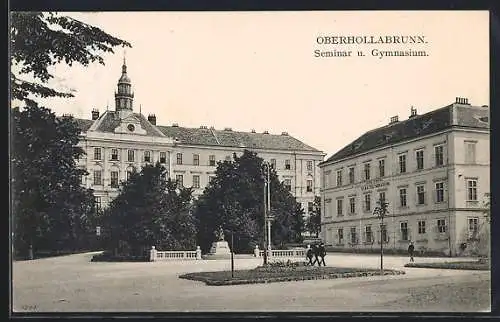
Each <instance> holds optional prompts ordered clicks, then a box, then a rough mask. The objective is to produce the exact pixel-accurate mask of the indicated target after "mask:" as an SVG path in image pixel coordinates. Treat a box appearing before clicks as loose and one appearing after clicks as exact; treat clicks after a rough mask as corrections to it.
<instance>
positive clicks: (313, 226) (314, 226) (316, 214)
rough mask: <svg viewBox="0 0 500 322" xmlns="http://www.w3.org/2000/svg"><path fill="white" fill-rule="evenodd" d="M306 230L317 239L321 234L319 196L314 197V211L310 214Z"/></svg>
mask: <svg viewBox="0 0 500 322" xmlns="http://www.w3.org/2000/svg"><path fill="white" fill-rule="evenodd" d="M306 229H307V231H308V232H310V233H311V234H314V235H316V237H318V235H319V233H320V232H321V197H319V196H316V197H314V202H313V211H312V212H311V213H309V217H308V218H307V222H306Z"/></svg>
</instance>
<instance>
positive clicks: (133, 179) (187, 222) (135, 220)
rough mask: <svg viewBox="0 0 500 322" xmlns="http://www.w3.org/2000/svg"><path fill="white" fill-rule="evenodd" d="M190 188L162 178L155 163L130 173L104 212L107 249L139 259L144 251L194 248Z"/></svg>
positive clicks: (194, 238) (193, 220)
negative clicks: (154, 247)
mask: <svg viewBox="0 0 500 322" xmlns="http://www.w3.org/2000/svg"><path fill="white" fill-rule="evenodd" d="M191 201H192V190H191V188H180V187H178V186H177V183H176V182H175V181H172V180H170V179H167V178H166V169H165V168H164V167H163V166H161V165H160V164H159V163H156V165H154V166H153V165H146V166H145V167H143V168H142V170H141V172H136V173H132V175H131V176H130V178H129V180H128V181H127V182H124V183H123V185H122V187H121V188H120V193H119V195H118V196H117V197H116V198H115V199H114V200H113V201H112V202H111V204H110V206H109V208H108V209H107V210H106V211H105V214H104V218H103V225H104V227H103V228H104V231H105V236H106V237H105V239H106V240H107V247H108V248H109V249H117V251H118V252H119V253H121V254H124V255H141V254H142V253H143V251H144V250H145V249H149V248H150V247H151V246H156V247H157V248H158V249H168V250H186V249H193V248H195V247H196V223H195V219H194V217H193V216H192V215H191V207H190V205H191Z"/></svg>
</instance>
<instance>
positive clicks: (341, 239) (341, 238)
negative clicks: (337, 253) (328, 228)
mask: <svg viewBox="0 0 500 322" xmlns="http://www.w3.org/2000/svg"><path fill="white" fill-rule="evenodd" d="M337 238H338V240H337V242H338V243H339V244H343V243H344V229H343V228H339V229H337Z"/></svg>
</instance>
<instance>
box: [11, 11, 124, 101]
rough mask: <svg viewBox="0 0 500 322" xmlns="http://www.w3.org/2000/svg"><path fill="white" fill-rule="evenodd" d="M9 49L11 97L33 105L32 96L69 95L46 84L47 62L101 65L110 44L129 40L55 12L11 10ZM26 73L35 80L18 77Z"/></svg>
mask: <svg viewBox="0 0 500 322" xmlns="http://www.w3.org/2000/svg"><path fill="white" fill-rule="evenodd" d="M10 18H11V19H10V48H11V67H12V66H16V67H18V68H16V72H17V74H19V75H16V73H15V72H13V71H12V70H11V73H10V81H11V95H12V99H17V100H20V101H24V102H25V103H26V104H33V103H34V101H33V99H32V97H30V96H32V95H34V96H35V97H42V98H46V97H72V96H73V94H72V93H70V92H61V91H59V90H56V89H53V88H50V87H48V86H46V85H43V84H46V83H47V82H48V81H49V80H50V79H51V78H53V77H54V75H52V74H51V72H50V71H49V67H50V66H51V65H55V64H58V63H61V62H65V63H66V64H68V65H70V66H71V65H72V64H73V63H75V62H76V63H80V64H82V65H83V66H88V65H89V63H92V62H96V61H97V62H99V63H100V64H103V65H104V59H103V58H102V57H101V55H102V53H106V52H111V53H112V52H113V47H116V46H127V47H131V45H130V43H128V42H126V41H124V40H121V39H119V38H116V37H113V36H111V35H109V34H107V33H106V32H104V31H103V30H101V29H99V28H97V27H94V26H91V25H88V24H86V23H84V22H81V21H79V20H76V19H73V18H71V17H68V16H62V15H59V14H56V13H50V12H49V13H42V12H11V16H10ZM22 74H27V75H30V76H31V77H32V78H34V79H35V80H36V81H39V82H41V83H38V82H32V81H28V80H26V79H23V78H22V76H21V75H22Z"/></svg>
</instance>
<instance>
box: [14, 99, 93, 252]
mask: <svg viewBox="0 0 500 322" xmlns="http://www.w3.org/2000/svg"><path fill="white" fill-rule="evenodd" d="M10 115H11V122H10V126H11V151H10V156H11V171H12V173H11V178H12V185H11V188H12V195H11V196H12V198H11V200H12V214H13V219H14V221H13V223H14V234H15V249H16V250H17V251H18V252H20V253H22V254H26V252H27V251H28V247H29V245H30V244H33V247H34V248H35V250H36V249H48V250H54V249H62V248H78V247H82V246H84V245H82V242H84V240H82V239H85V237H86V236H85V235H86V234H87V233H88V232H89V231H90V230H91V229H92V225H91V224H92V220H93V219H92V215H93V214H94V204H93V196H92V190H90V189H86V188H83V187H82V186H81V184H80V182H81V176H82V175H85V174H87V172H86V171H85V170H83V169H80V168H78V167H77V164H76V161H75V160H76V159H78V158H79V157H80V156H82V155H83V153H84V152H83V150H82V149H81V148H79V147H77V146H76V145H77V143H78V140H79V134H80V129H79V128H78V125H77V123H76V121H75V120H74V119H73V118H72V117H61V118H57V117H56V116H55V114H54V113H52V112H50V110H49V109H47V108H44V107H37V106H31V107H27V108H25V109H24V110H23V111H20V110H19V108H14V109H12V112H11V113H10Z"/></svg>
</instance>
